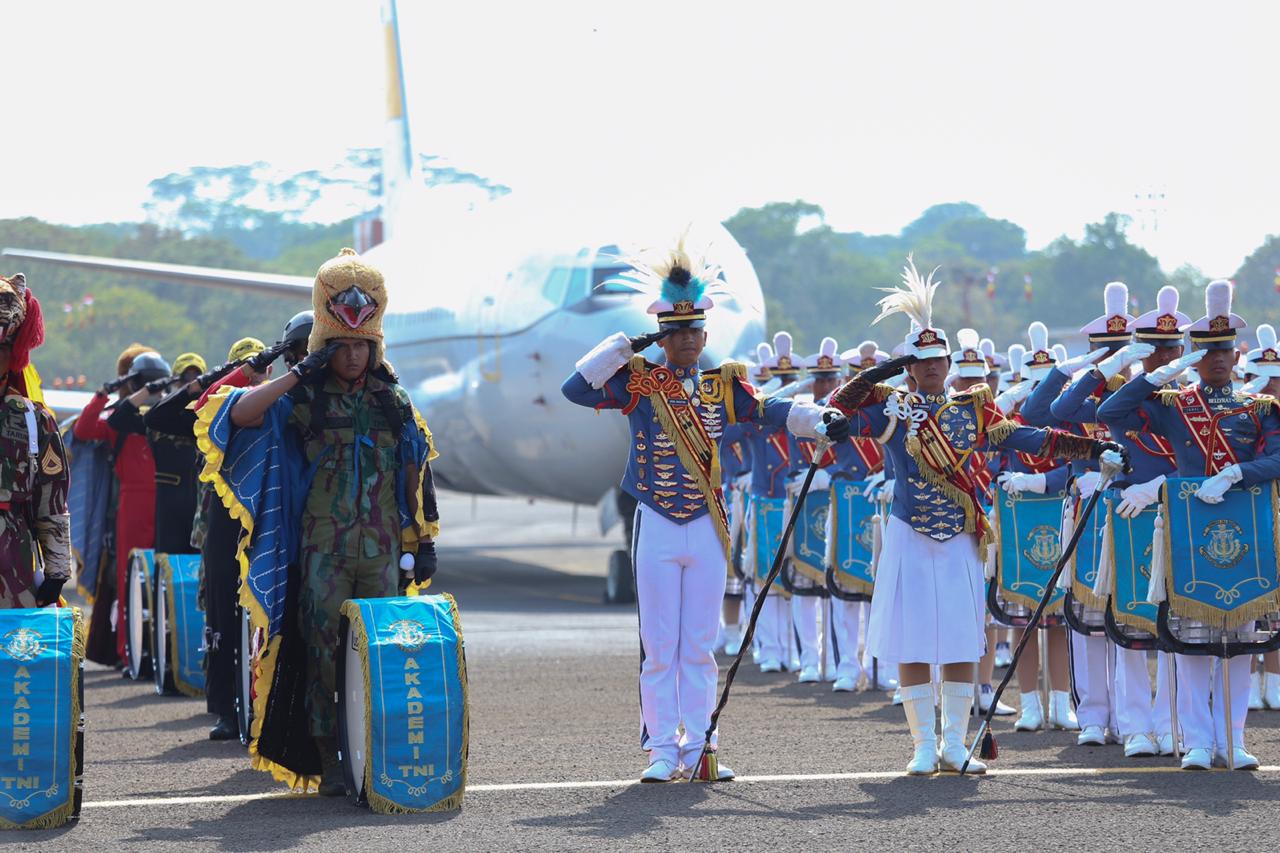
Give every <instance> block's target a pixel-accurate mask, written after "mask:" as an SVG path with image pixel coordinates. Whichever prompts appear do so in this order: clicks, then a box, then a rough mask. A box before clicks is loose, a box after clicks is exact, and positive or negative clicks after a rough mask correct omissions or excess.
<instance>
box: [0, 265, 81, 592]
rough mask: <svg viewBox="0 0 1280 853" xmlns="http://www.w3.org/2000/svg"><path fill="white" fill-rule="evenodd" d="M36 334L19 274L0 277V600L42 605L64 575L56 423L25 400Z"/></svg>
mask: <svg viewBox="0 0 1280 853" xmlns="http://www.w3.org/2000/svg"><path fill="white" fill-rule="evenodd" d="M43 340H44V323H43V319H42V317H41V314H40V303H39V302H38V301H36V298H35V295H34V294H33V293H31V291H30V290H29V289H28V288H27V284H26V278H25V277H24V276H23V275H22V274H21V273H19V274H18V275H15V276H13V277H12V278H4V277H2V276H0V376H3V377H4V381H5V386H4V400H3V402H2V403H0V607H7V608H12V607H44V606H46V605H49V604H54V603H56V602H57V601H58V595H59V594H60V592H61V591H62V586H63V584H65V583H66V582H67V581H68V580H70V578H71V517H70V515H68V513H67V488H68V482H69V481H68V474H67V455H66V451H65V450H64V449H63V446H62V437H61V436H60V435H59V434H58V424H57V422H55V421H54V419H53V415H52V414H51V413H50V412H49V410H48V409H46V408H45V407H44V406H42V405H39V404H38V403H35V402H33V401H32V399H31V398H32V397H33V396H35V397H37V398H38V397H39V389H38V388H29V387H28V384H27V383H28V380H29V379H30V380H32V381H34V379H33V375H32V372H30V371H27V370H26V368H27V367H28V365H29V364H30V360H31V350H32V349H34V348H35V347H37V346H39V345H40V344H41V343H42V342H43Z"/></svg>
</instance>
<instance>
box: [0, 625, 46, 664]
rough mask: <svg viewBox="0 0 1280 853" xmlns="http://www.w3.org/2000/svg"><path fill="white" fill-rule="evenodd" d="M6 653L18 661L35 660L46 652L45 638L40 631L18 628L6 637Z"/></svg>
mask: <svg viewBox="0 0 1280 853" xmlns="http://www.w3.org/2000/svg"><path fill="white" fill-rule="evenodd" d="M3 648H4V651H5V654H7V655H8V656H9V657H11V658H13V659H14V660H16V661H23V662H25V661H29V660H34V659H35V658H37V657H39V656H40V653H41V652H43V651H44V649H45V644H44V637H42V636H41V634H40V632H39V631H33V630H31V629H30V628H18V629H16V630H13V631H10V632H9V633H7V634H5V635H4V646H3Z"/></svg>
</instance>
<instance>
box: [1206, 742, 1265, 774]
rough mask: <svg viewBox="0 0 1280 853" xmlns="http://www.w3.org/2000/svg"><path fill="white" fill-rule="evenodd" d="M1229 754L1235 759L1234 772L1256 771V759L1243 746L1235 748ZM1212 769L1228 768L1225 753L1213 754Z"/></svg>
mask: <svg viewBox="0 0 1280 853" xmlns="http://www.w3.org/2000/svg"><path fill="white" fill-rule="evenodd" d="M1231 754H1232V755H1233V756H1234V757H1235V760H1236V761H1235V764H1236V766H1235V769H1236V770H1257V769H1258V759H1257V758H1254V756H1253V754H1252V753H1250V752H1249V750H1247V749H1245V748H1244V747H1243V746H1237V747H1236V748H1235V749H1233V750H1231ZM1213 766H1214V767H1230V766H1231V765H1230V764H1228V763H1227V754H1226V753H1225V752H1215V753H1214V754H1213Z"/></svg>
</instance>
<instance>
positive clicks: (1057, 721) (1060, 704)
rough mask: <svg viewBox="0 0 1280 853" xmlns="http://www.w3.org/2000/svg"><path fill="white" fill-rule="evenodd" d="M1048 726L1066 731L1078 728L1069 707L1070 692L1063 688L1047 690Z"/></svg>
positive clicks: (1071, 709)
mask: <svg viewBox="0 0 1280 853" xmlns="http://www.w3.org/2000/svg"><path fill="white" fill-rule="evenodd" d="M1049 726H1050V727H1051V728H1055V729H1062V730H1063V731H1068V732H1074V731H1076V730H1077V729H1079V728H1080V723H1079V722H1077V721H1076V712H1075V709H1074V708H1072V707H1071V694H1070V693H1068V692H1067V691H1065V690H1051V691H1050V692H1049ZM1104 736H1105V735H1104Z"/></svg>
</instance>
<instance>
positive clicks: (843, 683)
mask: <svg viewBox="0 0 1280 853" xmlns="http://www.w3.org/2000/svg"><path fill="white" fill-rule="evenodd" d="M857 686H858V682H857V681H856V680H854V679H853V678H850V677H849V676H847V675H842V676H840V677H839V678H837V679H836V683H835V684H832V685H831V692H832V693H852V692H853V691H854V688H856V687H857Z"/></svg>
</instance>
